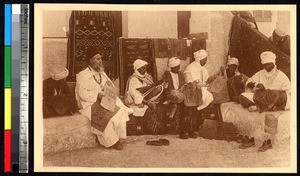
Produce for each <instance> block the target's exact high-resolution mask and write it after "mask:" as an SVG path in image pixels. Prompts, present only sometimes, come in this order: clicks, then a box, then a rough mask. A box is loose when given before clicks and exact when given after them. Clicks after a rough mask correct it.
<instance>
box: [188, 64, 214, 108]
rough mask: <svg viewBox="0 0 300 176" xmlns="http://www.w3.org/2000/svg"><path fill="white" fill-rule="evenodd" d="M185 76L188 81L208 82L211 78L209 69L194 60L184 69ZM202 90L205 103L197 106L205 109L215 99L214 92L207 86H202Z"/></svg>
mask: <svg viewBox="0 0 300 176" xmlns="http://www.w3.org/2000/svg"><path fill="white" fill-rule="evenodd" d="M184 76H185V79H186V82H187V83H189V82H194V81H197V82H198V83H204V84H206V81H207V79H208V78H209V74H208V71H207V69H206V68H205V67H203V66H201V64H200V62H199V61H194V62H192V63H191V64H190V65H188V67H187V68H186V70H185V71H184ZM201 90H202V101H203V104H202V105H200V106H199V107H198V108H197V109H198V110H201V109H204V108H205V107H207V106H208V105H209V104H210V103H211V102H212V101H213V100H214V98H213V95H212V93H210V92H209V91H208V90H207V86H204V87H201Z"/></svg>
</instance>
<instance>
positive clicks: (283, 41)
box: [269, 28, 291, 55]
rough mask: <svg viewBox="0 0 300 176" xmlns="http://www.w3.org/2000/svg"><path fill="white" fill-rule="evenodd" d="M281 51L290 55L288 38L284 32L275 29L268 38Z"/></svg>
mask: <svg viewBox="0 0 300 176" xmlns="http://www.w3.org/2000/svg"><path fill="white" fill-rule="evenodd" d="M269 39H270V40H271V41H272V42H273V43H274V44H275V45H276V46H277V47H278V48H279V49H280V50H281V51H283V52H284V53H285V54H287V55H290V52H291V51H290V36H289V35H286V32H285V31H284V30H281V29H279V28H276V29H275V30H274V31H273V34H272V36H271V37H270V38H269Z"/></svg>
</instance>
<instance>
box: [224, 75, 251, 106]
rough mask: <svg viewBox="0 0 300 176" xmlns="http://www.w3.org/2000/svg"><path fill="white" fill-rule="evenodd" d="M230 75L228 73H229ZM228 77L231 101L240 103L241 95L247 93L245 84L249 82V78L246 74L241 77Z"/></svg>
mask: <svg viewBox="0 0 300 176" xmlns="http://www.w3.org/2000/svg"><path fill="white" fill-rule="evenodd" d="M227 73H228V71H227ZM227 76H228V84H227V85H228V93H229V98H230V101H234V102H237V103H240V100H239V97H240V95H241V93H243V92H245V83H246V81H247V80H248V78H249V77H248V76H246V75H244V74H240V75H233V76H232V75H230V74H227Z"/></svg>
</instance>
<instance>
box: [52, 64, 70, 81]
mask: <svg viewBox="0 0 300 176" xmlns="http://www.w3.org/2000/svg"><path fill="white" fill-rule="evenodd" d="M50 75H51V77H52V79H54V80H57V81H58V80H61V79H64V78H66V77H67V76H68V75H69V70H68V69H66V68H64V67H53V68H52V69H51V71H50Z"/></svg>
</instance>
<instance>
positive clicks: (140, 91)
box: [125, 59, 164, 134]
mask: <svg viewBox="0 0 300 176" xmlns="http://www.w3.org/2000/svg"><path fill="white" fill-rule="evenodd" d="M147 66H148V63H147V62H146V61H144V60H141V59H137V60H135V61H134V63H133V69H134V73H133V74H132V75H131V76H130V77H129V78H128V80H127V83H126V89H125V104H126V105H128V106H129V107H131V108H132V109H133V116H134V117H137V118H138V119H139V121H141V122H142V127H141V128H142V129H141V131H143V133H144V134H161V133H163V131H164V127H163V123H162V118H161V117H162V115H163V114H162V111H163V108H162V106H161V105H160V102H159V97H160V95H161V94H162V92H163V90H164V88H163V86H162V85H157V86H156V85H155V83H154V81H153V78H152V76H151V75H150V74H148V73H147Z"/></svg>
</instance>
